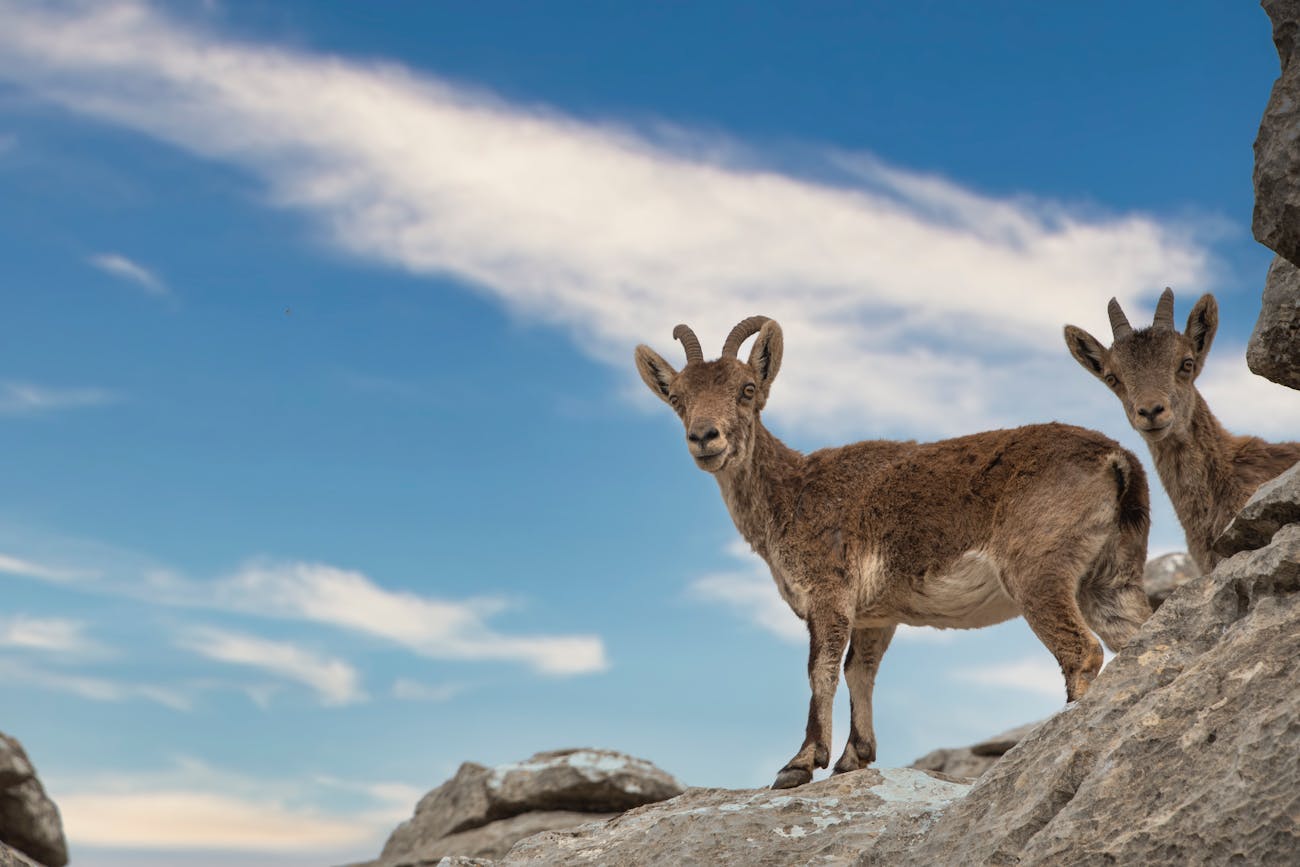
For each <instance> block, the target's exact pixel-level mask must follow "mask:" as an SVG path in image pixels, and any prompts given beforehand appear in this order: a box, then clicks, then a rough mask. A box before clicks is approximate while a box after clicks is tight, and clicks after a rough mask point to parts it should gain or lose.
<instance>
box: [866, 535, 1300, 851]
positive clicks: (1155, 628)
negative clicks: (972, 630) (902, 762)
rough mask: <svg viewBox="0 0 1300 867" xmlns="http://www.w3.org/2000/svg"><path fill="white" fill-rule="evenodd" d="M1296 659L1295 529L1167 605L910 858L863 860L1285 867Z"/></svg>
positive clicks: (1295, 748) (1291, 837)
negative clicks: (1084, 690)
mask: <svg viewBox="0 0 1300 867" xmlns="http://www.w3.org/2000/svg"><path fill="white" fill-rule="evenodd" d="M1297 660H1300V524H1291V525H1288V526H1285V527H1282V528H1281V529H1280V530H1278V531H1277V532H1276V534H1274V535H1273V536H1272V541H1271V542H1270V543H1269V544H1268V545H1267V546H1266V547H1264V548H1261V549H1258V550H1253V551H1244V552H1241V553H1238V554H1236V555H1235V556H1233V557H1231V558H1229V559H1227V560H1224V561H1223V562H1221V563H1220V564H1219V566H1218V568H1216V569H1215V570H1214V572H1212V573H1211V574H1210V575H1208V576H1205V577H1204V578H1202V579H1200V580H1197V581H1195V582H1193V583H1191V584H1189V585H1187V586H1185V587H1184V588H1183V589H1182V590H1181V591H1180V592H1179V593H1177V594H1175V595H1174V596H1173V597H1171V598H1170V599H1169V601H1167V602H1166V603H1165V604H1164V605H1162V606H1161V607H1160V609H1159V610H1158V611H1157V612H1156V613H1155V614H1154V615H1153V616H1152V618H1151V620H1150V621H1148V623H1147V625H1146V627H1145V628H1144V629H1143V631H1142V633H1141V634H1140V635H1139V636H1138V638H1137V639H1135V641H1134V643H1133V644H1131V645H1130V646H1129V647H1127V648H1125V649H1124V651H1123V652H1122V653H1121V654H1119V655H1118V656H1117V657H1115V659H1114V660H1113V661H1112V662H1111V663H1110V664H1109V665H1108V666H1107V667H1106V669H1105V670H1104V671H1103V672H1102V675H1101V677H1099V678H1098V679H1097V681H1096V682H1095V683H1094V684H1093V686H1092V689H1091V690H1090V691H1089V692H1088V694H1087V695H1086V696H1084V698H1083V699H1081V700H1080V701H1079V702H1078V703H1077V704H1076V705H1075V706H1073V707H1070V708H1067V709H1066V710H1065V711H1063V712H1061V713H1058V714H1056V715H1055V716H1053V717H1052V718H1050V719H1049V720H1047V722H1046V723H1044V724H1043V726H1042V727H1041V728H1039V729H1037V730H1036V731H1035V732H1033V734H1032V735H1031V736H1030V737H1028V738H1026V739H1025V740H1024V741H1022V742H1021V743H1020V744H1019V745H1018V746H1017V747H1015V748H1014V749H1012V750H1011V751H1010V752H1009V753H1007V755H1006V756H1004V757H1003V758H1002V760H1001V761H1000V762H998V764H996V765H995V766H994V767H993V768H992V769H990V771H989V772H988V773H987V774H986V775H985V776H984V777H982V778H981V779H980V780H979V781H978V782H977V783H976V785H975V788H974V789H973V790H972V791H971V794H970V795H969V796H968V797H966V798H964V799H962V800H961V801H959V802H957V803H955V804H953V805H952V806H951V807H950V808H949V809H948V810H947V811H945V813H944V815H943V816H942V817H941V818H940V819H939V820H938V821H937V822H936V823H935V825H934V827H933V829H932V830H931V831H930V833H929V834H927V835H926V836H925V838H924V839H923V840H922V841H920V843H919V844H918V845H916V846H915V847H913V848H911V849H910V850H909V852H908V856H907V857H906V858H905V859H901V860H900V859H897V858H891V857H888V856H887V855H885V854H882V853H879V852H875V851H871V852H868V853H865V854H864V855H863V856H862V858H861V859H860V860H859V861H858V862H857V863H858V864H860V865H874V864H886V863H889V864H956V863H962V864H965V863H978V864H1017V865H1022V867H1025V865H1049V864H1050V865H1085V864H1087V865H1092V864H1107V863H1119V864H1144V865H1152V864H1228V863H1243V864H1252V865H1271V864H1276V865H1294V864H1295V863H1296V853H1297V852H1300V823H1298V822H1297V817H1298V816H1300V761H1297V760H1296V756H1297V755H1300V665H1297Z"/></svg>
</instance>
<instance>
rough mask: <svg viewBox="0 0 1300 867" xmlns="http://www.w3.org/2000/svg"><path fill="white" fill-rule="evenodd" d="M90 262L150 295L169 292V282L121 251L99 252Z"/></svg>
mask: <svg viewBox="0 0 1300 867" xmlns="http://www.w3.org/2000/svg"><path fill="white" fill-rule="evenodd" d="M90 264H91V265H94V266H95V267H96V268H98V269H99V270H100V271H103V272H104V273H105V274H111V275H112V276H114V277H117V278H118V279H121V280H125V281H127V282H128V283H134V284H135V285H136V286H138V287H140V288H141V289H143V290H144V291H146V292H148V293H149V294H150V295H166V294H168V289H167V284H166V283H164V282H163V281H162V279H161V278H160V277H159V276H158V275H157V274H155V273H154V272H153V271H151V270H149V269H148V268H146V267H145V266H143V265H141V264H140V263H138V262H133V261H131V260H130V259H128V258H126V257H125V256H123V255H121V254H120V253H99V254H97V255H95V256H91V257H90Z"/></svg>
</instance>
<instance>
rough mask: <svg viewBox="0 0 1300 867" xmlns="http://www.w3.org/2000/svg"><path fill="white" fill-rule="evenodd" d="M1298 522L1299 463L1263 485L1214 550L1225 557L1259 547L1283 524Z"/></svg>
mask: <svg viewBox="0 0 1300 867" xmlns="http://www.w3.org/2000/svg"><path fill="white" fill-rule="evenodd" d="M1295 521H1300V464H1296V465H1295V466H1294V467H1292V468H1291V469H1289V470H1287V471H1286V472H1285V473H1283V474H1282V475H1280V476H1278V477H1277V478H1276V479H1272V480H1270V481H1267V482H1265V483H1264V484H1262V485H1260V486H1259V490H1257V491H1255V493H1254V494H1252V495H1251V497H1250V499H1249V500H1247V501H1246V505H1244V506H1242V507H1241V511H1240V512H1238V513H1237V516H1236V517H1235V518H1233V519H1232V520H1231V521H1229V522H1228V526H1226V527H1224V528H1223V532H1222V533H1221V534H1219V538H1218V539H1216V540H1215V542H1214V550H1215V551H1217V552H1218V553H1220V554H1222V555H1223V556H1225V557H1230V556H1232V555H1233V554H1236V553H1237V552H1238V551H1251V550H1254V549H1255V548H1262V547H1264V546H1265V545H1267V544H1268V543H1269V540H1270V539H1272V538H1273V534H1274V533H1276V532H1277V531H1278V530H1279V529H1281V528H1282V526H1283V525H1284V524H1290V523H1292V522H1295Z"/></svg>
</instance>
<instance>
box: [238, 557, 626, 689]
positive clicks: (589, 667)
mask: <svg viewBox="0 0 1300 867" xmlns="http://www.w3.org/2000/svg"><path fill="white" fill-rule="evenodd" d="M214 597H215V601H216V602H217V603H218V604H221V605H224V606H227V607H230V608H233V609H236V610H242V611H247V612H249V613H259V614H263V615H269V616H275V617H283V618H291V619H296V620H307V621H311V622H314V623H321V624H328V625H330V626H334V627H338V628H342V629H348V630H352V631H355V632H360V633H364V634H367V635H371V636H374V637H377V638H382V639H386V640H388V641H391V642H394V643H396V644H398V645H400V646H402V647H405V648H406V649H408V650H410V651H413V652H415V653H417V654H420V655H422V656H428V657H432V658H435V659H459V660H470V661H489V660H497V661H514V662H523V663H525V664H527V665H529V666H531V667H533V668H534V669H535V670H537V671H539V672H541V673H543V674H548V675H575V674H588V673H593V672H598V671H603V670H605V669H606V668H607V667H608V665H609V664H608V662H607V660H606V658H605V647H604V642H603V641H601V639H600V638H599V637H598V636H595V635H568V636H565V635H558V636H519V635H507V634H503V633H501V632H498V631H496V630H494V629H492V628H491V627H489V626H488V625H487V618H488V617H489V616H491V615H492V614H495V613H497V612H499V611H500V610H502V608H504V607H505V606H504V603H503V602H501V601H500V600H495V599H470V600H464V601H459V602H448V601H443V600H438V599H431V598H428V597H422V596H417V595H416V594H413V593H404V592H395V591H391V590H387V589H385V588H383V587H380V586H379V585H378V584H376V583H374V582H373V581H372V580H370V578H369V577H367V576H366V575H364V574H362V573H360V572H355V571H350V570H346V569H339V568H336V567H333V566H329V565H325V564H319V563H254V564H250V565H248V566H246V567H245V568H243V569H241V570H239V571H238V572H236V573H235V574H234V575H231V576H229V577H227V578H223V579H221V580H220V581H219V582H218V583H217V585H216V587H215V590H214Z"/></svg>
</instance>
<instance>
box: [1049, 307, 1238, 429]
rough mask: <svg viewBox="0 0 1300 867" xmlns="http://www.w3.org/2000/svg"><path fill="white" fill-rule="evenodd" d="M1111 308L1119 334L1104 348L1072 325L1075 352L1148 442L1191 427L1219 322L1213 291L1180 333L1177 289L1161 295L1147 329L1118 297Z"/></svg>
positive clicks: (1068, 334)
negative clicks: (1135, 324) (1130, 317)
mask: <svg viewBox="0 0 1300 867" xmlns="http://www.w3.org/2000/svg"><path fill="white" fill-rule="evenodd" d="M1109 309H1110V326H1111V330H1112V331H1113V333H1114V343H1113V344H1112V345H1111V347H1110V348H1109V349H1107V348H1105V347H1104V346H1102V345H1101V343H1100V341H1098V340H1097V338H1095V337H1093V336H1092V335H1091V334H1089V333H1088V332H1086V331H1084V330H1083V329H1082V328H1076V327H1074V326H1073V325H1067V326H1065V343H1066V345H1067V346H1069V347H1070V354H1071V355H1073V356H1074V357H1075V360H1077V361H1078V362H1079V364H1081V365H1083V367H1084V369H1085V370H1087V371H1088V372H1089V373H1091V374H1092V375H1093V376H1095V377H1097V378H1098V379H1100V380H1101V381H1102V382H1104V383H1106V385H1107V387H1109V388H1110V390H1111V391H1113V392H1115V394H1116V396H1118V397H1119V399H1120V402H1121V403H1123V404H1124V412H1125V413H1126V414H1127V415H1128V420H1129V424H1131V425H1133V427H1134V429H1136V430H1137V432H1138V433H1140V434H1142V436H1143V437H1144V438H1145V439H1146V440H1147V441H1148V442H1156V441H1158V440H1161V439H1164V438H1165V437H1166V436H1168V435H1169V434H1170V433H1172V432H1174V431H1179V432H1183V431H1186V430H1187V426H1188V425H1189V424H1190V423H1191V417H1192V408H1193V407H1194V406H1195V389H1194V387H1193V385H1192V383H1193V382H1194V381H1195V380H1196V377H1197V376H1199V375H1200V373H1201V370H1202V368H1204V367H1205V357H1206V356H1207V355H1208V354H1209V352H1210V344H1211V343H1213V342H1214V332H1215V330H1216V329H1217V328H1218V327H1219V306H1218V304H1216V303H1215V301H1214V296H1213V295H1202V296H1201V299H1200V300H1199V301H1197V302H1196V306H1194V307H1193V308H1192V313H1191V315H1190V316H1188V318H1187V330H1186V331H1184V332H1183V333H1181V334H1180V333H1179V332H1178V330H1177V329H1176V328H1175V327H1174V291H1173V290H1172V289H1166V290H1165V291H1164V293H1163V294H1161V296H1160V301H1159V303H1157V304H1156V316H1155V321H1154V322H1152V324H1151V325H1150V327H1148V328H1140V329H1137V330H1134V329H1133V327H1132V326H1131V325H1129V322H1128V317H1126V316H1125V315H1124V311H1123V310H1121V309H1120V306H1119V302H1118V301H1116V300H1115V299H1114V298H1112V299H1110V308H1109Z"/></svg>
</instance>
